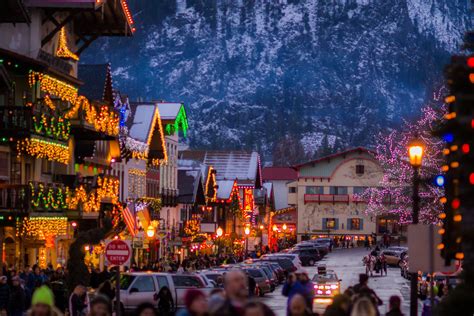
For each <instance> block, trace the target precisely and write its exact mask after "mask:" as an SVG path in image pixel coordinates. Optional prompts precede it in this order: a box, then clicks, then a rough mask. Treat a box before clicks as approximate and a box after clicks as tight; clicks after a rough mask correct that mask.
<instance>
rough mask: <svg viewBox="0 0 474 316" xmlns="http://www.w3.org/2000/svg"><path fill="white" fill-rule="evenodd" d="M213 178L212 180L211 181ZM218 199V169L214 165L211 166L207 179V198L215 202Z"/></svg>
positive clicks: (208, 200)
mask: <svg viewBox="0 0 474 316" xmlns="http://www.w3.org/2000/svg"><path fill="white" fill-rule="evenodd" d="M211 180H212V181H211ZM216 199H217V186H216V171H215V170H214V168H213V167H209V170H208V172H207V179H206V200H207V202H215V201H216Z"/></svg>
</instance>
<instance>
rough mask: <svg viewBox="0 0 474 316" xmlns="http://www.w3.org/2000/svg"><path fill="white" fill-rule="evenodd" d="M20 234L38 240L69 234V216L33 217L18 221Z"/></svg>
mask: <svg viewBox="0 0 474 316" xmlns="http://www.w3.org/2000/svg"><path fill="white" fill-rule="evenodd" d="M17 230H18V231H20V234H21V235H23V236H26V237H29V238H34V239H38V240H47V239H48V238H51V237H56V236H63V235H67V217H31V218H24V219H23V221H22V222H19V221H17Z"/></svg>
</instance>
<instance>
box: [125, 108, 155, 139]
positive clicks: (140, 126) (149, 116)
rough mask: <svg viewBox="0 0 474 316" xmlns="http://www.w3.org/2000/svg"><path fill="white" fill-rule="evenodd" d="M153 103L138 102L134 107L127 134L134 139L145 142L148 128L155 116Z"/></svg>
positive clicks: (150, 126) (148, 132)
mask: <svg viewBox="0 0 474 316" xmlns="http://www.w3.org/2000/svg"><path fill="white" fill-rule="evenodd" d="M155 109H156V107H155V105H154V104H140V105H137V106H136V108H135V113H134V116H133V122H132V125H131V127H130V130H129V135H130V137H132V138H135V139H136V140H139V141H141V142H144V143H147V142H148V136H149V134H150V132H151V131H150V129H151V128H152V125H153V119H154V117H155Z"/></svg>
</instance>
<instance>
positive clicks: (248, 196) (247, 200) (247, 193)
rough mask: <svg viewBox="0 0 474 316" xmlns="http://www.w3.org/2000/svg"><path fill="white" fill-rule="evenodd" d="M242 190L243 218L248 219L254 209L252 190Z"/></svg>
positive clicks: (246, 188)
mask: <svg viewBox="0 0 474 316" xmlns="http://www.w3.org/2000/svg"><path fill="white" fill-rule="evenodd" d="M243 190H244V209H243V212H244V214H243V215H244V218H245V219H249V218H250V217H252V215H253V208H254V198H253V188H248V187H245V188H243Z"/></svg>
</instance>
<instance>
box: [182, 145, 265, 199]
mask: <svg viewBox="0 0 474 316" xmlns="http://www.w3.org/2000/svg"><path fill="white" fill-rule="evenodd" d="M179 156H180V159H191V160H198V161H201V162H202V163H204V164H206V165H210V166H213V167H214V169H216V172H217V174H216V179H217V180H218V182H220V181H219V180H229V181H232V182H233V181H234V180H237V183H238V184H239V185H250V186H255V187H256V188H259V187H260V186H261V185H262V182H261V178H262V177H261V168H260V155H259V154H258V153H257V152H255V151H252V152H246V151H199V150H196V151H195V150H188V151H182V152H180V153H179ZM218 184H219V191H221V188H220V183H218Z"/></svg>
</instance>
